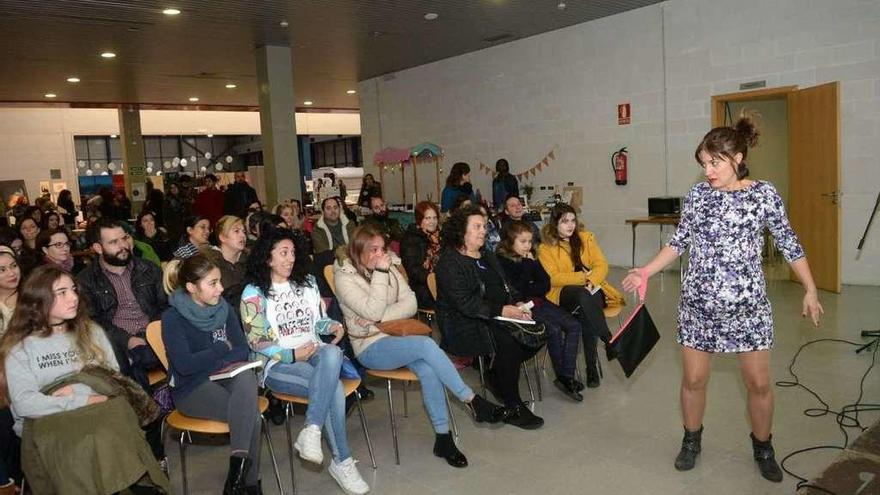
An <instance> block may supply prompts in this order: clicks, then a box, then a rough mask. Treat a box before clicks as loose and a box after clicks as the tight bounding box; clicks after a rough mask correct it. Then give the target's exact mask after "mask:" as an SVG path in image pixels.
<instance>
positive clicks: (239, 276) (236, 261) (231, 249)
mask: <svg viewBox="0 0 880 495" xmlns="http://www.w3.org/2000/svg"><path fill="white" fill-rule="evenodd" d="M214 233H215V234H216V237H217V244H216V245H215V246H212V248H211V249H205V250H203V252H205V253H206V254H209V255H210V258H211V262H212V263H214V265H215V266H217V268H219V269H220V283H221V284H223V299H226V302H228V303H229V304H230V305H231V306H232V307H233V309H237V308H238V303H239V302H240V300H241V291H242V290H243V289H244V279H245V273H246V272H247V257H248V253H247V250H246V249H245V244H246V238H247V237H246V235H245V233H244V221H243V220H242V219H241V218H238V217H236V216H233V215H226V216H224V217H222V218H220V220H219V221H218V222H217V227H216V228H215V229H214Z"/></svg>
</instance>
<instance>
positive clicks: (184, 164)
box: [180, 158, 187, 167]
mask: <svg viewBox="0 0 880 495" xmlns="http://www.w3.org/2000/svg"><path fill="white" fill-rule="evenodd" d="M186 163H187V162H186V158H182V159H181V160H180V166H181V167H186Z"/></svg>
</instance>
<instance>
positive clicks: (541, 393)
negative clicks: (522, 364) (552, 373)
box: [532, 354, 544, 402]
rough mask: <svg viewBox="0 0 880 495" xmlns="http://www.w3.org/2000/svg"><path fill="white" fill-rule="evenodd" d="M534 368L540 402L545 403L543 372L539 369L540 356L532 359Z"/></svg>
mask: <svg viewBox="0 0 880 495" xmlns="http://www.w3.org/2000/svg"><path fill="white" fill-rule="evenodd" d="M532 366H533V367H534V370H535V382H536V383H537V385H538V386H537V388H538V401H539V402H543V401H544V390H543V387H542V385H541V370H539V369H538V355H537V354H536V355H535V357H534V358H533V359H532Z"/></svg>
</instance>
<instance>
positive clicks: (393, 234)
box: [364, 196, 403, 243]
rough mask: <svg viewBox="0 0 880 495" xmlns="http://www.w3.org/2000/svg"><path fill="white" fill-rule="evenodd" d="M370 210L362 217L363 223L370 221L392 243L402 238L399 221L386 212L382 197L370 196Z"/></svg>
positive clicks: (386, 206)
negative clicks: (369, 212)
mask: <svg viewBox="0 0 880 495" xmlns="http://www.w3.org/2000/svg"><path fill="white" fill-rule="evenodd" d="M370 211H371V212H372V213H371V214H370V215H369V216H367V217H366V218H365V219H364V223H372V224H373V225H375V226H376V227H378V228H379V230H381V231H382V235H384V236H385V238H386V239H388V240H389V241H391V242H393V243H400V241H402V240H403V228H402V227H401V226H400V222H398V221H397V220H396V219H394V218H391V216H390V215H389V214H388V205H386V204H385V200H384V199H382V198H381V197H379V196H374V197H372V198H370Z"/></svg>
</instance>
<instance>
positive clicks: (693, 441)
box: [675, 425, 703, 471]
mask: <svg viewBox="0 0 880 495" xmlns="http://www.w3.org/2000/svg"><path fill="white" fill-rule="evenodd" d="M702 440H703V426H702V425H700V429H699V430H697V431H688V430H687V428H685V430H684V438H683V439H682V440H681V450H680V451H679V452H678V456H677V457H676V458H675V469H678V470H679V471H690V470H691V469H693V468H694V465H695V464H696V463H697V456H698V455H700V451H701V450H702V449H703V446H702Z"/></svg>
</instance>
